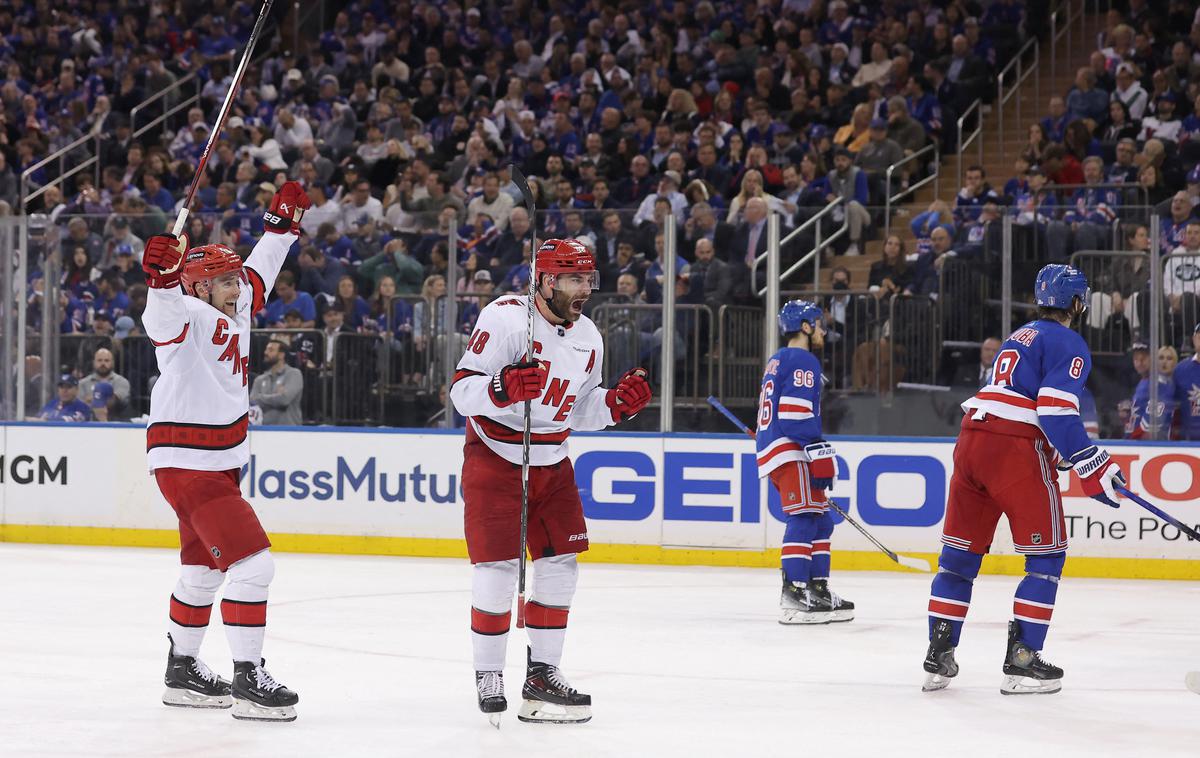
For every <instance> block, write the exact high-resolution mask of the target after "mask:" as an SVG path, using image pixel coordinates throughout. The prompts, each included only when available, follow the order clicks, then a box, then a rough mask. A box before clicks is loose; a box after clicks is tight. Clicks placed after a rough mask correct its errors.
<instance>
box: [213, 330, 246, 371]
mask: <svg viewBox="0 0 1200 758" xmlns="http://www.w3.org/2000/svg"><path fill="white" fill-rule="evenodd" d="M212 343H213V344H214V345H224V346H225V349H224V350H222V351H221V354H220V355H219V356H217V362H218V363H220V362H221V361H229V362H230V363H231V364H232V365H233V375H234V376H237V375H238V374H241V375H242V386H243V387H245V386H246V382H247V377H248V376H249V374H250V356H248V355H242V348H241V344H240V343H241V340H240V339H239V337H238V334H237V332H234V333H233V334H230V333H229V322H228V321H226V320H225V319H223V318H220V319H217V328H216V330H214V331H213V336H212Z"/></svg>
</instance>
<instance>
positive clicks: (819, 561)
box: [812, 511, 833, 579]
mask: <svg viewBox="0 0 1200 758" xmlns="http://www.w3.org/2000/svg"><path fill="white" fill-rule="evenodd" d="M832 535H833V518H831V517H830V515H829V511H825V512H824V513H822V514H821V515H820V516H818V517H817V533H816V534H815V535H814V536H813V546H812V578H813V579H828V578H829V558H830V554H829V538H830V537H831V536H832Z"/></svg>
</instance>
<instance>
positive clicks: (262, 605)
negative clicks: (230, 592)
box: [221, 600, 267, 626]
mask: <svg viewBox="0 0 1200 758" xmlns="http://www.w3.org/2000/svg"><path fill="white" fill-rule="evenodd" d="M221 620H222V621H224V622H225V626H266V625H267V601H266V600H259V601H257V602H246V601H242V600H222V601H221Z"/></svg>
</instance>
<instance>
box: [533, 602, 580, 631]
mask: <svg viewBox="0 0 1200 758" xmlns="http://www.w3.org/2000/svg"><path fill="white" fill-rule="evenodd" d="M569 611H570V609H569V608H554V607H552V606H549V605H542V604H541V603H538V602H536V601H534V600H530V601H529V602H528V603H526V604H525V626H527V627H529V628H530V629H566V628H567V613H568V612H569Z"/></svg>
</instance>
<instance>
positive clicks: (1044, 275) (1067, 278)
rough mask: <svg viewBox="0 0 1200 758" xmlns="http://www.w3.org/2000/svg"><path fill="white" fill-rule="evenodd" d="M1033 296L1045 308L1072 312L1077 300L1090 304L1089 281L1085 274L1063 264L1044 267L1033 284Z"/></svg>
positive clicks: (1084, 304) (1085, 304)
mask: <svg viewBox="0 0 1200 758" xmlns="http://www.w3.org/2000/svg"><path fill="white" fill-rule="evenodd" d="M1033 296H1034V299H1035V300H1036V301H1037V304H1038V305H1040V306H1042V307H1044V308H1061V309H1062V310H1070V308H1071V304H1072V303H1073V302H1074V301H1075V298H1079V300H1080V301H1081V302H1082V303H1083V306H1084V307H1085V308H1086V307H1087V304H1088V281H1087V277H1086V276H1084V275H1083V272H1082V271H1080V270H1079V269H1077V268H1074V267H1072V266H1068V265H1066V264H1063V263H1051V264H1049V265H1047V266H1043V267H1042V270H1041V271H1039V272H1038V275H1037V279H1036V280H1035V281H1034V284H1033Z"/></svg>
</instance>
